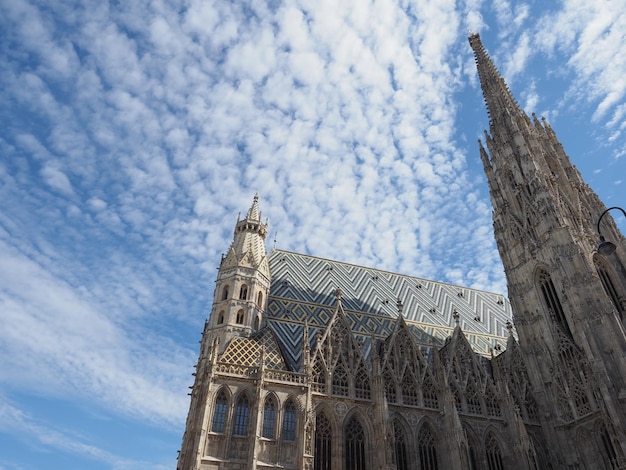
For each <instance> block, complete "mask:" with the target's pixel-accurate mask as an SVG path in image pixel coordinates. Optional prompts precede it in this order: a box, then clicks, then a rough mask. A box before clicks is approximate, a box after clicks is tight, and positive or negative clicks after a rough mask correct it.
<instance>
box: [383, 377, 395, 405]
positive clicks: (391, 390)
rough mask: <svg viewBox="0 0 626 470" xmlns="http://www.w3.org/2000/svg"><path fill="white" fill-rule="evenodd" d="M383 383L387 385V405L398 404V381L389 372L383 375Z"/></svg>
mask: <svg viewBox="0 0 626 470" xmlns="http://www.w3.org/2000/svg"><path fill="white" fill-rule="evenodd" d="M383 383H384V384H385V395H386V397H387V403H396V401H397V400H396V381H395V379H394V377H393V375H392V373H391V372H390V371H389V370H387V371H386V372H385V374H384V375H383Z"/></svg>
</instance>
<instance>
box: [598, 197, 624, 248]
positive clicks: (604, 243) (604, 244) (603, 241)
mask: <svg viewBox="0 0 626 470" xmlns="http://www.w3.org/2000/svg"><path fill="white" fill-rule="evenodd" d="M613 209H619V210H620V211H622V214H624V217H626V211H624V209H622V208H621V207H617V206H615V207H609V208H608V209H607V210H605V211H604V212H603V213H602V214H601V215H600V218H599V219H598V235H600V244H599V245H598V253H600V254H601V255H604V256H609V255H612V254H613V253H615V249H616V248H617V247H616V246H615V244H614V243H611V242H609V241H607V240H606V239H605V238H604V235H602V232H600V221H601V220H602V217H604V216H605V214H606V213H607V212H609V211H612V210H613Z"/></svg>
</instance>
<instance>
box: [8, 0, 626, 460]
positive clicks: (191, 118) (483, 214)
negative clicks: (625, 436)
mask: <svg viewBox="0 0 626 470" xmlns="http://www.w3.org/2000/svg"><path fill="white" fill-rule="evenodd" d="M539 8H540V7H539V6H538V5H534V4H533V3H532V2H516V1H506V0H498V1H495V2H483V1H480V0H466V1H461V2H454V1H451V0H450V1H440V0H439V1H426V0H416V1H404V0H401V1H391V0H373V1H368V2H363V1H356V0H355V1H344V2H333V1H330V0H321V1H320V0H318V1H307V0H301V1H296V0H284V1H279V0H267V1H240V0H235V1H228V2H226V1H216V0H213V1H212V0H187V1H180V2H178V1H173V0H172V1H166V0H161V1H156V0H154V1H148V0H145V1H136V2H97V1H91V0H83V1H69V2H68V1H60V0H49V1H46V2H38V1H34V0H23V1H20V2H14V1H13V2H12V1H0V18H1V19H0V38H1V40H0V86H1V88H2V90H3V93H1V94H0V124H1V125H2V128H3V132H2V133H0V151H1V152H2V155H3V158H2V159H0V196H1V198H2V201H3V202H2V206H1V207H2V209H1V210H0V254H1V256H0V304H1V305H2V312H3V313H2V316H1V320H0V351H1V354H2V357H3V358H6V359H4V360H3V362H4V364H3V368H2V369H1V370H0V378H1V382H0V402H1V403H2V405H1V406H2V408H0V409H1V413H0V414H1V416H3V417H5V418H6V420H4V421H5V422H7V423H13V426H12V429H13V430H10V429H9V427H8V425H5V426H4V427H0V432H5V433H15V435H16V436H17V439H19V436H20V435H22V436H25V435H27V434H29V433H30V434H32V433H33V432H36V433H37V434H38V435H39V436H42V437H41V438H40V439H39V441H38V445H42V446H44V447H46V448H50V449H54V450H55V451H56V452H58V453H60V454H64V455H70V456H72V455H73V456H81V458H87V459H90V461H93V462H96V463H98V464H99V465H101V467H99V468H142V467H143V466H145V467H146V468H147V467H148V466H151V468H154V467H155V466H159V465H163V466H165V465H167V466H169V467H171V466H172V465H173V464H172V461H173V459H174V458H175V449H176V448H177V446H178V445H179V442H180V436H181V434H182V428H183V425H184V418H185V414H186V407H187V404H188V400H187V396H186V391H187V389H186V387H187V385H188V384H189V383H190V382H191V381H190V379H189V376H188V374H189V373H190V372H191V370H192V368H191V366H192V364H193V363H194V362H195V359H196V358H195V356H196V354H197V351H196V346H194V344H196V343H195V342H196V341H197V338H198V334H199V332H200V328H201V324H202V321H203V319H204V318H206V316H207V315H208V313H209V311H210V304H211V302H212V289H213V287H212V286H213V281H214V278H215V273H216V271H215V267H216V265H217V263H218V261H219V256H220V254H221V253H222V252H224V251H225V250H226V249H227V247H228V245H229V243H230V241H231V239H232V230H233V228H234V223H235V220H236V216H237V213H238V212H239V211H245V210H246V209H247V208H248V207H249V205H250V203H251V200H252V196H253V195H254V194H255V193H257V192H258V193H259V196H260V202H261V209H262V210H263V215H264V216H267V217H268V218H269V221H270V235H269V236H268V240H267V245H268V248H272V247H273V246H277V247H279V248H282V249H287V250H293V251H298V252H305V253H310V254H312V255H315V256H321V257H327V258H332V259H339V260H342V261H347V262H352V263H358V264H363V265H368V266H373V267H376V268H381V269H387V270H391V271H396V272H401V273H406V274H412V275H416V276H420V277H427V278H432V279H436V280H441V281H444V282H450V283H454V284H460V285H466V286H470V287H473V288H479V289H486V290H493V291H496V292H502V293H505V292H506V284H505V280H504V275H503V272H502V266H501V264H500V261H499V257H498V254H497V250H496V247H495V243H494V241H493V235H492V230H491V220H490V217H491V208H490V203H489V199H488V192H487V188H486V183H485V181H484V178H483V177H482V174H481V171H482V169H481V166H480V162H479V160H478V157H477V150H476V145H475V143H474V142H475V140H476V139H477V138H479V137H480V136H481V133H482V129H483V128H484V127H486V126H487V115H486V112H485V110H484V107H483V105H482V101H481V99H480V90H479V87H478V84H477V77H476V72H475V67H474V64H473V57H472V55H471V51H470V49H469V47H468V46H467V43H466V40H465V36H466V35H467V34H466V32H467V31H468V30H475V31H481V32H482V33H483V37H484V38H486V39H485V42H486V44H487V46H488V48H489V49H490V51H491V52H492V55H493V57H494V60H495V61H496V62H497V63H498V64H499V65H500V66H501V70H502V72H503V74H504V75H505V78H506V79H507V81H509V83H510V84H511V85H512V88H515V87H516V86H517V88H516V89H519V94H518V93H516V95H518V96H519V97H520V103H521V105H522V106H523V107H525V108H526V109H528V110H529V111H533V110H537V111H538V112H540V113H543V114H545V115H547V116H548V117H549V118H550V119H552V120H555V119H556V120H557V121H558V120H559V119H565V118H566V117H567V116H568V115H573V114H576V115H578V116H579V113H582V112H584V113H586V114H584V116H587V119H588V120H589V121H590V122H592V123H593V125H594V126H595V128H596V129H597V130H596V131H595V134H592V137H593V139H592V142H591V143H590V144H589V146H588V147H584V146H581V147H580V148H581V149H585V150H584V152H586V153H583V156H587V157H588V156H589V155H591V152H592V149H593V148H595V147H598V146H601V147H603V153H604V154H605V155H604V157H603V158H604V160H602V163H600V162H599V161H596V162H593V163H592V165H594V166H593V167H592V169H590V170H588V171H589V175H592V181H593V180H594V178H595V181H598V182H600V181H605V180H601V179H600V178H601V173H602V172H600V171H592V170H597V168H598V167H602V166H605V167H608V168H611V169H612V173H613V174H617V173H618V172H616V170H617V169H620V168H623V161H622V159H621V156H622V155H623V148H624V145H623V144H624V138H623V136H622V130H623V127H624V122H625V121H624V110H625V109H626V108H625V105H624V94H625V90H626V85H625V83H626V82H624V79H623V76H624V75H625V74H624V72H625V71H626V59H625V57H626V46H625V44H626V41H624V40H623V38H624V34H626V24H625V18H626V7H625V6H621V5H616V4H615V2H611V1H608V0H606V1H598V2H593V4H589V2H580V1H576V0H566V1H563V2H561V3H560V4H559V5H557V6H553V7H550V8H548V7H545V11H544V10H541V9H539ZM542 8H543V7H542ZM487 38H488V39H487ZM492 45H493V46H492ZM546 62H548V63H550V64H555V65H554V67H553V68H551V69H550V70H548V71H545V70H541V71H537V72H534V73H532V72H533V71H535V70H536V68H535V66H536V65H537V64H538V63H544V64H545V63H546ZM563 83H564V84H565V86H560V85H562V84H563ZM553 85H559V86H560V88H559V91H558V92H555V93H554V94H553V96H551V98H550V100H548V99H547V98H546V97H545V96H543V93H544V90H552V88H550V87H551V86H553ZM555 89H556V88H555ZM553 124H554V122H553ZM584 124H585V123H584V122H578V124H576V122H575V123H574V125H573V127H574V128H575V126H576V125H578V126H579V127H584ZM556 128H557V132H559V128H558V126H556ZM566 135H567V134H566ZM598 142H600V144H599V145H598ZM564 143H565V144H566V148H568V146H567V143H566V142H565V141H564ZM576 163H577V164H579V165H581V163H582V164H583V165H585V161H581V162H576ZM581 167H582V165H581ZM585 168H586V167H585ZM585 168H583V171H587V170H586V169H585ZM620 182H621V181H620V180H619V179H616V180H614V181H612V183H613V184H612V185H610V184H608V183H607V185H606V186H607V187H606V188H605V189H603V191H605V195H606V197H607V198H608V199H610V198H611V197H613V194H614V193H615V191H617V189H615V188H617V187H618V185H619V183H620ZM601 193H602V192H601ZM38 394H41V395H43V396H45V397H47V398H48V399H55V400H61V401H66V402H76V403H77V406H76V409H74V410H73V412H74V413H77V414H78V415H80V414H81V413H84V411H80V409H81V408H83V409H84V408H90V409H95V410H97V413H99V414H101V415H103V416H107V417H108V418H107V419H110V420H114V421H115V420H118V421H120V422H123V423H126V425H127V426H129V427H132V426H135V425H137V426H139V425H141V426H144V427H145V428H146V429H150V430H152V431H154V432H157V430H158V432H163V433H165V435H167V436H169V439H170V441H168V444H167V445H168V446H170V447H169V448H168V449H167V450H168V452H169V453H168V454H167V456H162V455H158V456H153V457H150V456H146V454H145V453H144V454H142V453H141V452H139V451H137V452H135V453H133V452H131V451H128V450H127V449H122V448H119V447H115V446H114V445H110V446H107V445H106V444H103V443H102V441H103V440H105V439H104V438H103V436H102V435H99V434H98V433H97V432H96V431H94V429H93V428H91V427H89V435H86V434H83V433H84V432H85V427H88V425H87V424H84V425H82V426H81V425H77V426H76V427H75V428H72V429H71V430H69V429H60V428H55V427H53V426H51V425H50V423H49V420H50V416H49V411H48V410H46V409H45V407H44V406H43V405H41V404H40V403H39V400H38V399H37V398H36V395H38ZM45 436H52V437H48V438H45ZM24 445H27V444H24ZM31 445H32V444H31ZM77 458H78V457H77ZM4 459H5V460H4V461H3V460H2V458H0V468H3V467H7V468H17V467H18V463H17V462H19V460H18V459H19V457H17V456H15V457H5V458H4ZM11 459H14V460H11ZM149 459H152V460H150V461H148V460H149ZM155 459H162V460H155ZM19 465H21V466H20V468H34V467H32V464H30V465H31V467H28V466H27V465H29V464H27V463H24V464H23V465H22V464H19ZM51 465H52V466H54V465H53V464H51ZM49 468H52V467H49ZM94 468H96V467H94Z"/></svg>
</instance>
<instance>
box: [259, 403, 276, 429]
mask: <svg viewBox="0 0 626 470" xmlns="http://www.w3.org/2000/svg"><path fill="white" fill-rule="evenodd" d="M275 427H276V400H275V399H274V397H272V396H269V397H267V398H266V399H265V405H264V406H263V431H262V436H263V437H266V438H267V439H274V428H275Z"/></svg>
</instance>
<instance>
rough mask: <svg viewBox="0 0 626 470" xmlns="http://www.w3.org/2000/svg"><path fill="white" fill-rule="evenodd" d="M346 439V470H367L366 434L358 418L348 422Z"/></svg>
mask: <svg viewBox="0 0 626 470" xmlns="http://www.w3.org/2000/svg"><path fill="white" fill-rule="evenodd" d="M344 439H345V440H344V461H345V464H346V466H345V468H349V469H351V470H365V468H366V467H365V432H364V431H363V426H362V425H361V423H360V422H359V420H358V419H357V418H356V416H352V418H350V421H348V424H347V425H346V427H345V430H344Z"/></svg>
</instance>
